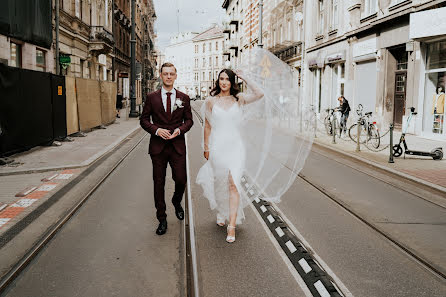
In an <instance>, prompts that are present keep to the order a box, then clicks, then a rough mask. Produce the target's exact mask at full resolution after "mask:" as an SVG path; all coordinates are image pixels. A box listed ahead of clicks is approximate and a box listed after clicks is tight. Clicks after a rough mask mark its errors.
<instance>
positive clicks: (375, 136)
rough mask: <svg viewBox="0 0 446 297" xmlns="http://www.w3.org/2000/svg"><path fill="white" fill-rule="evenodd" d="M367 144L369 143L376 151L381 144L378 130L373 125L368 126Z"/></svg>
mask: <svg viewBox="0 0 446 297" xmlns="http://www.w3.org/2000/svg"><path fill="white" fill-rule="evenodd" d="M369 143H371V144H372V146H373V147H374V148H376V149H377V148H378V147H379V145H380V143H381V139H380V137H379V131H378V128H376V126H375V125H374V124H370V125H369Z"/></svg>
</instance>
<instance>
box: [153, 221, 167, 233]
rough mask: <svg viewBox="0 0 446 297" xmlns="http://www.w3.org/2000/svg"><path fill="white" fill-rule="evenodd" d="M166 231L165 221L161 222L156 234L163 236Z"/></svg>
mask: <svg viewBox="0 0 446 297" xmlns="http://www.w3.org/2000/svg"><path fill="white" fill-rule="evenodd" d="M166 231H167V221H166V220H164V221H161V222H160V224H159V225H158V228H157V229H156V234H158V235H163V234H165V233H166Z"/></svg>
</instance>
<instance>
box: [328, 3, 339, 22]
mask: <svg viewBox="0 0 446 297" xmlns="http://www.w3.org/2000/svg"><path fill="white" fill-rule="evenodd" d="M337 27H338V0H332V3H331V24H330V28H331V29H336V28H337Z"/></svg>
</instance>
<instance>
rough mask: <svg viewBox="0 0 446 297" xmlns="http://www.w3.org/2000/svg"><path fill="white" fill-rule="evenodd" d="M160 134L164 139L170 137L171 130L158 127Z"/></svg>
mask: <svg viewBox="0 0 446 297" xmlns="http://www.w3.org/2000/svg"><path fill="white" fill-rule="evenodd" d="M158 136H159V137H161V138H162V139H165V140H167V139H170V136H171V135H170V131H169V130H166V129H161V128H160V129H158Z"/></svg>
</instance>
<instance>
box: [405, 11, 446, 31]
mask: <svg viewBox="0 0 446 297" xmlns="http://www.w3.org/2000/svg"><path fill="white" fill-rule="evenodd" d="M445 15H446V7H442V8H437V9H430V10H426V11H421V12H417V13H411V14H410V27H409V29H410V32H409V37H410V38H411V39H417V38H424V37H431V36H439V35H446V18H445Z"/></svg>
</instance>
